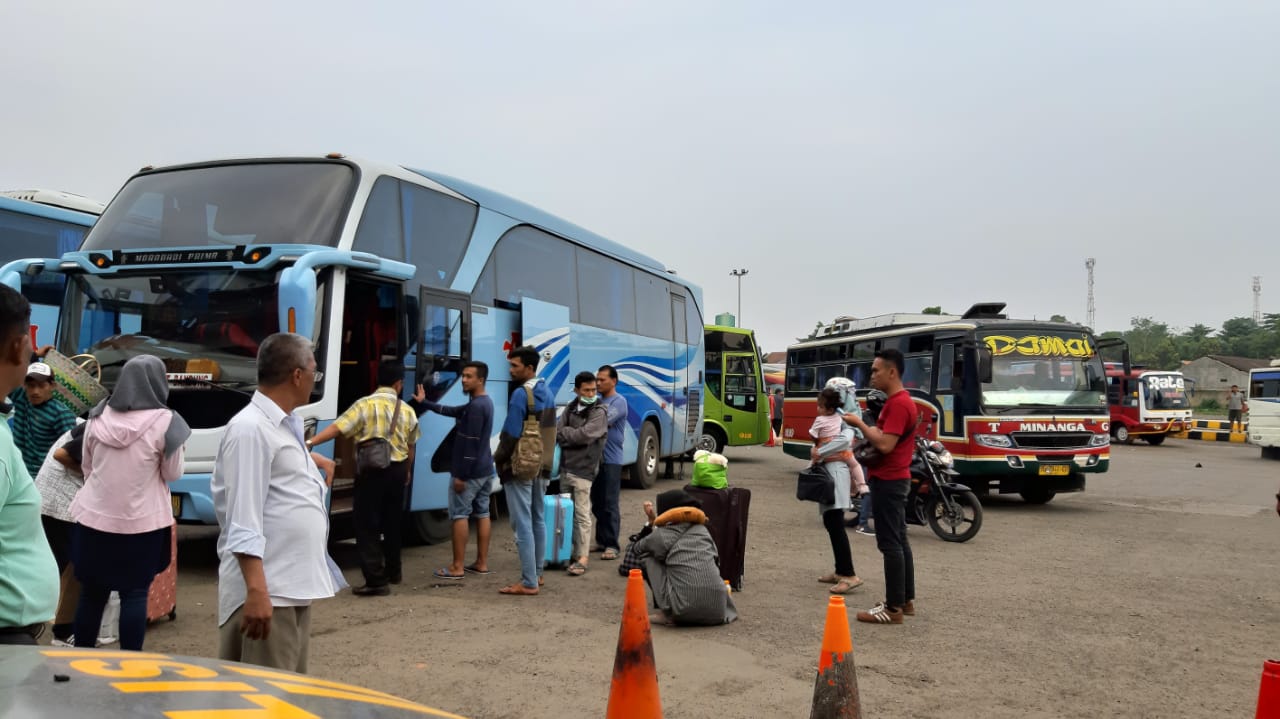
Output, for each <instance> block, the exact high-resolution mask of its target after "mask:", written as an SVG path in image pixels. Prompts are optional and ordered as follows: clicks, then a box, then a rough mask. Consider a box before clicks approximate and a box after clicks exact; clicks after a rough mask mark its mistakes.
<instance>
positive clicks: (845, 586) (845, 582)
mask: <svg viewBox="0 0 1280 719" xmlns="http://www.w3.org/2000/svg"><path fill="white" fill-rule="evenodd" d="M861 586H862V579H860V578H859V577H840V581H838V582H836V583H835V584H834V585H832V587H831V589H829V590H827V591H829V592H831V593H832V594H848V593H849V592H852V591H853V590H855V589H857V588H858V587H861Z"/></svg>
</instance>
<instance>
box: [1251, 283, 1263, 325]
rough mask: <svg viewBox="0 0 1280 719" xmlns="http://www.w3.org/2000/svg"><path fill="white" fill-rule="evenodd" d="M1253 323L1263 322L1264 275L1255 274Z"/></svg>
mask: <svg viewBox="0 0 1280 719" xmlns="http://www.w3.org/2000/svg"><path fill="white" fill-rule="evenodd" d="M1253 323H1254V324H1255V325H1261V324H1262V277H1260V276H1258V275H1254V276H1253Z"/></svg>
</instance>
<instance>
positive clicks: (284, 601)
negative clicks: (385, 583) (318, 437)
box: [210, 332, 345, 672]
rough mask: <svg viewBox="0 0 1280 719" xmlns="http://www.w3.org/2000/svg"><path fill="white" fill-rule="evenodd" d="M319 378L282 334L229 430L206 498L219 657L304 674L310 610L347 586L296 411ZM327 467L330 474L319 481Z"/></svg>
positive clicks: (264, 352)
mask: <svg viewBox="0 0 1280 719" xmlns="http://www.w3.org/2000/svg"><path fill="white" fill-rule="evenodd" d="M320 378H321V373H320V372H317V371H316V360H315V355H314V349H313V348H312V345H311V342H310V341H309V340H308V339H307V338H305V337H302V336H301V335H296V334H288V333H283V332H282V333H278V334H274V335H271V336H270V337H268V338H267V339H265V340H264V341H263V342H262V345H261V347H260V348H259V350H258V391H257V392H255V393H254V394H253V399H252V401H250V403H249V406H247V407H245V408H244V409H242V410H240V412H239V413H238V414H237V415H236V416H235V417H233V418H232V419H231V422H230V423H228V424H227V433H226V436H225V437H223V439H222V446H220V447H219V448H218V457H217V460H216V461H215V463H214V467H213V477H212V479H211V480H210V488H211V489H212V490H213V508H214V512H215V514H216V515H217V517H218V525H219V527H221V532H220V533H219V535H218V558H219V560H220V562H221V563H220V565H219V567H218V626H219V628H220V629H219V647H218V656H219V657H220V658H222V659H229V660H232V661H239V662H248V663H250V664H259V665H262V666H267V667H274V668H277V669H286V670H289V671H294V672H306V670H307V648H308V645H309V643H310V635H311V602H312V601H313V600H316V599H325V598H328V597H332V596H333V595H334V594H336V593H337V592H338V590H339V589H341V588H342V587H343V586H345V582H343V581H342V575H341V574H340V573H339V572H338V569H337V566H336V565H335V564H334V563H333V560H332V559H330V558H329V554H328V551H327V549H326V544H327V542H328V534H329V516H328V509H327V507H326V506H325V501H324V500H325V491H326V479H325V475H326V474H327V475H328V476H329V477H332V473H333V463H332V461H330V460H327V459H325V458H324V457H322V456H319V455H314V454H311V453H310V452H308V451H307V449H306V446H305V440H304V437H303V430H302V419H301V418H300V417H298V416H297V415H296V414H294V410H295V409H296V408H298V407H300V406H302V405H304V404H307V403H309V402H310V401H311V391H312V389H313V388H314V387H315V383H316V382H317V381H318V380H319V379H320ZM320 467H324V469H325V474H321V471H320Z"/></svg>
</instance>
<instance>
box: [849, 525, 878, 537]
mask: <svg viewBox="0 0 1280 719" xmlns="http://www.w3.org/2000/svg"><path fill="white" fill-rule="evenodd" d="M853 531H854V532H855V533H857V534H865V535H867V536H868V537H874V536H876V531H875V530H874V529H871V528H869V527H862V526H859V527H858V528H857V529H855V530H853Z"/></svg>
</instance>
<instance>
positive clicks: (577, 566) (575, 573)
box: [568, 562, 587, 577]
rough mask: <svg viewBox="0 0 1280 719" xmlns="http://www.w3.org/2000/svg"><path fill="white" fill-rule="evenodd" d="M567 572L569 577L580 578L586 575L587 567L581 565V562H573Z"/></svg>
mask: <svg viewBox="0 0 1280 719" xmlns="http://www.w3.org/2000/svg"><path fill="white" fill-rule="evenodd" d="M568 571H569V576H571V577H581V576H582V575H584V574H586V573H587V565H585V564H583V563H582V562H574V563H573V564H570V565H569V570H568Z"/></svg>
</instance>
